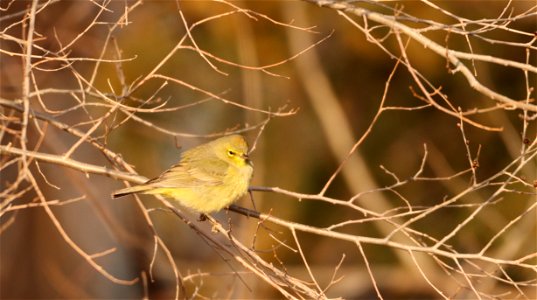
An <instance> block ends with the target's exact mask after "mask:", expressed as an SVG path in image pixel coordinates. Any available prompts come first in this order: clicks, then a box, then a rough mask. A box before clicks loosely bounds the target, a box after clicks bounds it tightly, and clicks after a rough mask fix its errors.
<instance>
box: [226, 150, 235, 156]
mask: <svg viewBox="0 0 537 300" xmlns="http://www.w3.org/2000/svg"><path fill="white" fill-rule="evenodd" d="M227 155H229V156H233V155H235V152H234V151H232V150H229V151H228V152H227Z"/></svg>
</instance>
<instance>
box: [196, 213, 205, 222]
mask: <svg viewBox="0 0 537 300" xmlns="http://www.w3.org/2000/svg"><path fill="white" fill-rule="evenodd" d="M198 221H200V222H204V221H207V215H206V214H200V216H199V218H198Z"/></svg>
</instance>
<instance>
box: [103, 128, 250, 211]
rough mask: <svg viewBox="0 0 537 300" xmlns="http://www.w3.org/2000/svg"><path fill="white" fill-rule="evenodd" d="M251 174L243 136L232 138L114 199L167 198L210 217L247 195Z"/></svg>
mask: <svg viewBox="0 0 537 300" xmlns="http://www.w3.org/2000/svg"><path fill="white" fill-rule="evenodd" d="M252 172H253V167H252V163H251V162H250V160H249V159H248V144H247V143H246V141H245V140H244V138H243V137H242V136H240V135H230V136H226V137H222V138H219V139H216V140H214V141H211V142H208V143H206V144H202V145H199V146H197V147H195V148H192V149H190V150H187V151H185V152H184V153H183V154H182V155H181V160H180V161H179V163H178V164H176V165H174V166H172V167H171V168H170V169H169V170H167V171H165V172H164V173H162V174H161V175H160V176H159V177H157V178H154V179H151V180H149V181H148V182H146V183H144V184H141V185H138V186H134V187H130V188H126V189H122V190H119V191H116V192H115V193H114V194H113V195H112V196H113V197H114V198H117V197H121V196H125V195H129V194H134V193H144V194H158V195H164V196H166V197H169V198H172V199H175V200H177V201H178V202H179V203H180V204H181V205H183V206H186V207H189V208H192V209H194V210H196V211H197V212H200V213H210V212H214V211H218V210H220V209H222V208H224V207H226V206H228V205H230V204H231V203H233V202H234V201H235V200H236V199H237V198H239V197H240V196H242V195H243V194H244V193H246V191H247V190H248V185H249V183H250V179H251V177H252Z"/></svg>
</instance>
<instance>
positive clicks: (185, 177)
mask: <svg viewBox="0 0 537 300" xmlns="http://www.w3.org/2000/svg"><path fill="white" fill-rule="evenodd" d="M227 167H228V166H227V164H226V163H225V162H223V161H219V160H214V161H211V162H209V161H207V160H205V161H204V162H203V163H202V164H200V163H196V162H189V164H183V163H179V164H177V165H175V166H173V167H171V168H170V169H169V170H167V171H166V172H164V173H162V174H161V175H160V176H159V177H157V178H154V179H151V180H150V181H148V182H147V183H146V184H150V185H152V186H154V187H159V188H193V187H201V186H216V185H220V184H222V182H223V179H224V177H225V175H226V171H227Z"/></svg>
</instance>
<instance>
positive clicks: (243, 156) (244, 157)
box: [241, 153, 252, 166]
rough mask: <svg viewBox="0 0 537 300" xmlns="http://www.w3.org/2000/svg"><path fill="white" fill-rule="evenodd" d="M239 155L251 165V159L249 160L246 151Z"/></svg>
mask: <svg viewBox="0 0 537 300" xmlns="http://www.w3.org/2000/svg"><path fill="white" fill-rule="evenodd" d="M241 157H242V158H243V159H244V161H245V162H246V163H247V164H249V165H250V166H251V165H252V161H251V160H250V156H248V154H247V153H244V154H243V155H241Z"/></svg>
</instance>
